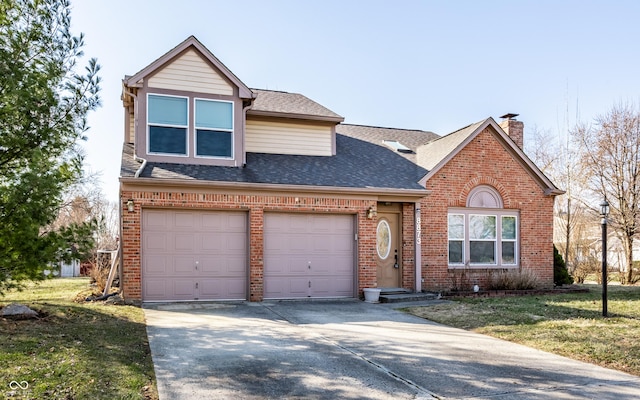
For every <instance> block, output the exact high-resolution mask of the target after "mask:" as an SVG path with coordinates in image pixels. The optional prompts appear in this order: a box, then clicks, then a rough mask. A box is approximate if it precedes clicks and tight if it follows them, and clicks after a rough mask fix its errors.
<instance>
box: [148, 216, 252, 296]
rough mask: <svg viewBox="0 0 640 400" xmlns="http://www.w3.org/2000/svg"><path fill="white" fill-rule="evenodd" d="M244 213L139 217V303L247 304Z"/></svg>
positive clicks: (246, 245) (246, 247) (246, 253)
mask: <svg viewBox="0 0 640 400" xmlns="http://www.w3.org/2000/svg"><path fill="white" fill-rule="evenodd" d="M247 220H248V218H247V213H246V212H242V211H204V210H192V209H179V210H176V209H144V210H143V211H142V246H141V247H142V255H141V258H142V274H141V279H142V283H141V284H142V300H143V301H145V302H149V301H194V300H246V299H247V286H248V279H247V276H248V268H247V265H248V264H247V260H248V258H247V257H248V251H247V249H248V237H247Z"/></svg>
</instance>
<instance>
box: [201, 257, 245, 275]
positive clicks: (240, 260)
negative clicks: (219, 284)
mask: <svg viewBox="0 0 640 400" xmlns="http://www.w3.org/2000/svg"><path fill="white" fill-rule="evenodd" d="M198 262H199V264H198V270H199V271H200V272H201V273H202V274H203V275H206V276H215V277H229V278H233V277H238V276H244V275H245V274H246V272H247V271H246V270H247V268H246V259H245V257H244V256H237V257H210V256H208V257H200V260H199V261H198Z"/></svg>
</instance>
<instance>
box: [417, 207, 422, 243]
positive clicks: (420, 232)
mask: <svg viewBox="0 0 640 400" xmlns="http://www.w3.org/2000/svg"><path fill="white" fill-rule="evenodd" d="M421 221H422V219H421V218H420V209H419V208H418V209H417V210H416V244H418V245H420V244H422V226H421V225H422V224H421V223H420V222H421Z"/></svg>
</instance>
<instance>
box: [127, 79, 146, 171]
mask: <svg viewBox="0 0 640 400" xmlns="http://www.w3.org/2000/svg"><path fill="white" fill-rule="evenodd" d="M122 94H124V95H127V96H131V97H132V98H133V104H134V106H133V107H134V108H135V111H134V112H133V115H134V117H133V118H134V124H133V126H134V129H135V127H137V126H138V96H136V95H135V94H133V93H131V92H129V91H128V90H127V86H126V85H125V83H124V82H122ZM134 135H135V132H134ZM133 159H134V160H136V161H137V162H141V163H142V165H140V168H138V170H137V171H136V173H135V174H134V175H133V177H134V178H138V177H140V174H141V173H142V171H144V167H146V166H147V159H146V158H142V157H138V156H137V154H136V141H135V139H134V141H133Z"/></svg>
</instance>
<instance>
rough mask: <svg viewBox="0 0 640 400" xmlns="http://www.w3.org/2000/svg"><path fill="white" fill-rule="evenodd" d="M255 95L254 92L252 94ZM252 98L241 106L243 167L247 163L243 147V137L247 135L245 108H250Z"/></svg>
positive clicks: (245, 150) (245, 151)
mask: <svg viewBox="0 0 640 400" xmlns="http://www.w3.org/2000/svg"><path fill="white" fill-rule="evenodd" d="M254 96H255V94H254ZM254 100H255V98H254V99H251V100H249V101H247V102H246V105H244V104H243V107H242V135H241V137H242V165H241V167H243V168H244V166H245V165H247V149H246V148H245V142H246V141H245V137H246V135H247V110H249V109H250V108H251V106H253V101H254Z"/></svg>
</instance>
